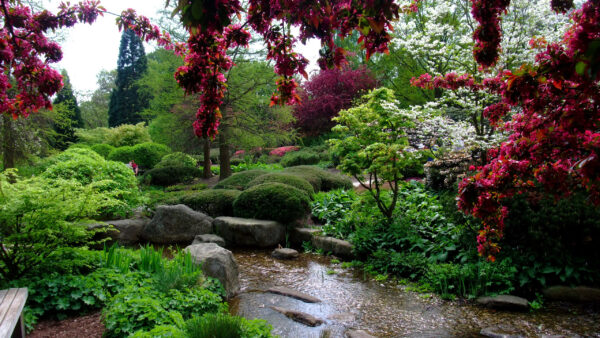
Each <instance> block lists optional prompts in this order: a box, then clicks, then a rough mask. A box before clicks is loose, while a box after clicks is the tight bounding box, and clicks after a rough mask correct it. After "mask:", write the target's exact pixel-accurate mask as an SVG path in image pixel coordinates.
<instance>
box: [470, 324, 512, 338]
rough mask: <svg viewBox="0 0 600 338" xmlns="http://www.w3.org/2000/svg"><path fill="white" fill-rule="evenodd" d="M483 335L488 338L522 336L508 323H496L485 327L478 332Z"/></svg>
mask: <svg viewBox="0 0 600 338" xmlns="http://www.w3.org/2000/svg"><path fill="white" fill-rule="evenodd" d="M479 333H480V334H481V335H482V336H484V337H490V338H521V337H523V336H522V335H521V334H520V332H518V331H517V330H516V329H515V328H514V327H512V326H509V325H502V324H500V325H498V326H492V327H486V328H485V329H482V330H481V332H479Z"/></svg>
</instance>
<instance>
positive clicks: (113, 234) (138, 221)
mask: <svg viewBox="0 0 600 338" xmlns="http://www.w3.org/2000/svg"><path fill="white" fill-rule="evenodd" d="M148 223H150V219H149V218H147V217H136V218H131V219H120V220H115V221H105V222H104V223H94V224H87V228H88V230H101V231H99V232H97V233H96V234H95V235H94V238H93V240H96V241H97V240H102V239H106V238H108V244H112V243H119V244H121V245H131V244H136V243H138V242H139V241H140V239H141V238H140V235H141V233H142V230H143V229H144V227H145V226H146V225H147V224H148Z"/></svg>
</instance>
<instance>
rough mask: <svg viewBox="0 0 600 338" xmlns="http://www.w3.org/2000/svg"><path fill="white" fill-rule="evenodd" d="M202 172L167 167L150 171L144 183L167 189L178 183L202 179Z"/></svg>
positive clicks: (192, 169)
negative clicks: (197, 178)
mask: <svg viewBox="0 0 600 338" xmlns="http://www.w3.org/2000/svg"><path fill="white" fill-rule="evenodd" d="M201 175H202V171H201V170H200V169H198V168H189V167H165V168H155V169H151V170H148V171H147V172H146V173H145V174H144V176H143V179H142V181H143V182H144V183H146V184H149V185H159V186H163V187H167V186H170V185H174V184H177V183H185V182H189V181H191V180H192V179H194V178H196V177H200V176H201Z"/></svg>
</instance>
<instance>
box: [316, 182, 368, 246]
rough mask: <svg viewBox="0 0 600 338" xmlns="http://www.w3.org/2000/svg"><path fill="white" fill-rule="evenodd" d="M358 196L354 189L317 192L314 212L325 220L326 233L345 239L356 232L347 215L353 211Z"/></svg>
mask: <svg viewBox="0 0 600 338" xmlns="http://www.w3.org/2000/svg"><path fill="white" fill-rule="evenodd" d="M357 200H358V196H357V195H356V194H355V193H354V191H353V190H348V191H346V190H332V191H329V192H319V193H317V194H315V196H314V201H313V202H312V203H311V211H312V214H313V215H314V216H315V217H317V218H318V219H319V220H320V221H321V222H323V227H322V231H323V233H324V234H325V235H328V236H333V237H336V238H341V239H345V238H347V237H348V236H350V234H351V233H353V232H354V224H353V222H351V221H350V218H348V217H346V216H347V215H349V214H350V213H351V212H352V207H353V205H354V203H355V202H356V201H357Z"/></svg>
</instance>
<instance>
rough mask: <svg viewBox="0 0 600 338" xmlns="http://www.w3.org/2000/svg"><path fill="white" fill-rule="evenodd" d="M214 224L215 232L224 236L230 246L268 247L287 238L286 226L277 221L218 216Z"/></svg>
mask: <svg viewBox="0 0 600 338" xmlns="http://www.w3.org/2000/svg"><path fill="white" fill-rule="evenodd" d="M213 226H214V228H215V233H216V234H217V235H219V236H221V237H223V239H225V241H226V242H227V245H229V246H251V247H260V248H268V247H273V246H276V245H277V244H280V243H283V241H284V240H285V226H283V225H281V224H280V223H277V222H275V221H263V220H257V219H248V218H238V217H217V218H215V220H214V222H213Z"/></svg>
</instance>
